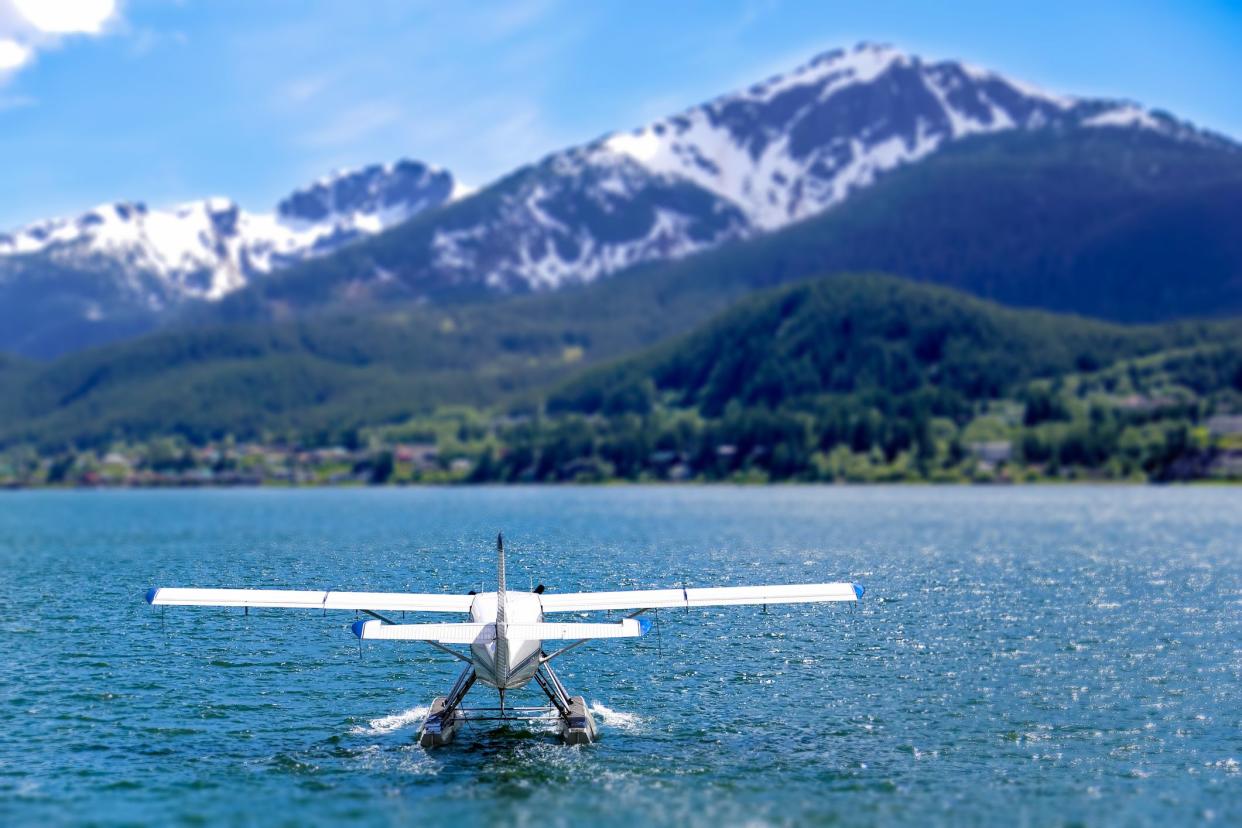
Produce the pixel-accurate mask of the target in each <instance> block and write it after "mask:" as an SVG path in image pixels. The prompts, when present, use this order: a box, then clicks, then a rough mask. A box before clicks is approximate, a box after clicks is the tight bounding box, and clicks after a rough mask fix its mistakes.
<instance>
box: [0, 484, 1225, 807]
mask: <svg viewBox="0 0 1242 828" xmlns="http://www.w3.org/2000/svg"><path fill="white" fill-rule="evenodd" d="M498 528H503V529H504V530H505V534H506V536H507V538H508V544H507V547H508V549H509V562H510V571H509V582H510V587H511V588H514V587H515V586H516V585H518V584H522V585H526V583H527V581H528V579H529V580H531V581H533V582H535V583H538V582H542V583H544V584H546V585H547V586H548V588H549V589H551V590H557V591H577V590H584V589H610V588H639V587H653V586H677V585H680V584H681V583H682V582H683V581H684V582H685V583H687V584H690V585H711V584H722V585H724V584H740V583H782V582H802V581H821V580H854V581H859V582H861V583H864V584H865V585H866V587H867V594H866V596H865V598H864V600H863V602H862V603H861V604H860V605H859V606H858V607H857V609H856V611H851V609H850V608H849V607H846V606H837V605H823V606H794V607H780V608H778V607H773V608H771V609H769V611H768V612H766V613H764V612H763V611H762V610H761V609H759V608H752V607H736V608H721V609H704V610H691V611H690V612H685V611H683V610H664V611H661V612H660V613H658V615H657V616H656V617H657V618H658V625H657V627H656V628H655V629H653V630H652V631H651V632H650V633H648V635H647V636H646V637H645V638H643V639H641V640H640V641H637V642H635V641H604V642H597V643H594V644H592V645H589V646H587V647H584V648H581V649H580V650H577V651H575V652H573V653H571V654H569V655H567V656H565V657H564V658H563V660H558V664H559V665H560V673H561V677H562V679H563V680H564V682H565V684H566V685H567V686H568V687H569V689H570V690H571V691H572V692H575V693H581V694H583V695H585V696H586V698H587V699H588V701H589V702H591V703H592V705H593V707H594V709H595V711H596V714H597V719H598V720H599V722H600V725H601V732H602V739H601V741H600V742H599V743H598V744H596V745H592V746H588V747H575V748H566V747H562V746H561V745H559V744H558V743H557V742H556V740H555V737H554V736H553V735H552V734H551V733H550V732H548V731H547V730H546V729H541V728H536V729H534V730H525V729H508V730H502V731H489V730H487V729H485V728H482V727H481V726H476V728H475V729H474V730H470V729H467V730H465V731H464V732H463V733H462V734H461V735H460V736H459V737H458V741H457V743H456V744H454V745H453V746H451V747H448V748H444V749H441V750H438V751H434V752H430V753H429V752H425V751H423V750H422V749H420V748H418V747H417V746H415V745H414V744H413V739H414V735H415V732H416V730H417V726H418V723H419V721H420V719H421V715H422V713H423V712H424V711H425V707H424V705H426V704H427V703H428V702H429V701H430V700H431V698H432V697H433V696H435V695H438V694H442V693H443V692H444V691H445V690H447V688H448V686H449V685H450V684H451V682H452V680H453V678H454V677H455V675H456V673H457V662H454V661H452V660H451V659H449V658H447V657H445V656H442V655H438V654H437V653H435V652H434V651H432V650H431V649H430V648H426V647H422V646H421V645H418V644H414V643H403V642H375V643H370V644H366V645H365V646H363V647H362V648H361V651H360V648H359V646H358V644H357V641H356V640H355V639H354V638H353V636H352V635H350V633H349V631H348V625H349V624H350V623H351V622H352V621H353V620H354V616H353V613H340V612H337V613H329V614H328V615H327V616H326V617H325V616H323V615H322V614H320V613H316V612H306V611H299V610H255V611H251V613H250V615H249V616H246V615H244V614H243V613H242V612H241V611H240V610H227V609H213V608H175V607H174V608H168V609H167V610H164V611H161V610H158V609H153V608H151V607H148V606H147V605H146V603H145V602H144V601H143V593H144V591H145V590H146V588H147V587H149V586H152V585H164V586H172V585H182V586H211V585H215V586H243V585H244V586H253V587H286V588H304V589H310V588H315V589H319V588H333V589H351V590H410V591H440V590H444V591H453V592H465V591H468V590H469V589H472V588H478V586H479V582H480V581H483V582H484V583H485V586H487V587H488V588H491V587H492V586H493V582H494V578H495V575H494V566H495V563H494V553H493V551H492V538H493V537H494V534H495V531H496V530H497V529H498ZM0 623H3V630H4V637H3V641H4V645H5V653H4V656H3V659H2V661H0V822H2V823H4V824H5V825H22V824H36V823H45V822H48V821H54V822H66V821H80V822H90V823H98V824H114V823H168V822H181V823H186V822H198V821H201V820H208V821H212V822H229V823H263V824H273V823H285V824H305V823H330V822H337V821H341V820H352V821H356V822H361V823H371V824H394V823H417V824H419V825H441V824H458V825H460V824H475V823H476V822H484V823H488V822H497V823H498V822H502V821H503V822H506V823H509V824H518V825H523V824H530V825H539V826H544V825H548V824H561V823H564V824H570V823H572V824H582V823H584V822H588V821H593V822H596V823H599V824H611V825H632V824H636V823H645V824H651V823H654V824H663V825H668V824H677V825H683V824H690V825H695V824H697V825H708V824H710V825H715V826H719V825H731V824H738V823H743V822H745V823H751V824H766V823H775V824H786V823H788V824H808V823H872V822H877V821H883V822H899V823H918V824H928V823H930V824H937V823H940V824H955V825H956V824H963V823H966V824H971V823H997V822H1003V823H1007V824H1023V823H1027V824H1040V825H1045V824H1057V823H1072V822H1091V823H1094V822H1104V821H1107V822H1119V823H1126V824H1157V823H1159V824H1166V823H1170V822H1172V823H1187V822H1196V821H1212V820H1214V821H1216V822H1217V823H1219V824H1228V823H1233V824H1238V822H1239V821H1242V768H1240V766H1239V763H1240V762H1242V490H1240V489H1224V488H1221V489H1207V488H1191V489H1180V488H1179V489H1156V488H1098V487H1090V488H1086V487H1084V488H1079V487H1046V488H1018V489H1012V488H1008V489H1007V488H987V489H982V488H931V487H911V488H839V487H837V488H794V487H788V488H787V487H773V488H725V487H721V488H695V487H687V488H655V487H634V488H584V489H577V488H520V489H519V488H514V489H403V490H398V489H385V490H337V491H332V490H309V491H275V490H257V491H186V492H182V491H157V492H28V493H9V494H4V495H0ZM538 693H539V691H538V689H537V688H535V686H534V685H533V684H532V685H531V686H530V688H528V689H527V690H525V691H522V692H521V693H518V694H513V696H511V701H512V702H513V703H518V704H536V703H539V702H540V699H541V696H539V695H538ZM468 698H469V699H470V700H472V701H473V702H474V703H476V704H487V705H491V704H493V703H494V698H495V697H494V695H491V691H488V690H486V689H484V688H481V687H476V689H475V690H473V691H472V692H471V695H470V697H468ZM463 820H464V822H463Z"/></svg>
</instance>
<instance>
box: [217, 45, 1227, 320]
mask: <svg viewBox="0 0 1242 828" xmlns="http://www.w3.org/2000/svg"><path fill="white" fill-rule="evenodd" d="M1092 132H1109V133H1125V134H1141V135H1148V136H1152V137H1157V138H1160V139H1162V140H1163V141H1164V142H1165V143H1167V144H1168V145H1172V146H1177V147H1181V148H1184V149H1185V150H1186V151H1187V152H1191V153H1209V154H1213V155H1215V156H1217V157H1222V158H1224V157H1228V158H1235V157H1237V156H1238V155H1239V154H1240V153H1239V148H1238V146H1237V145H1235V144H1233V143H1231V142H1230V141H1228V140H1226V139H1224V138H1221V137H1219V136H1215V135H1212V134H1210V133H1207V132H1203V131H1200V130H1197V129H1195V128H1194V127H1192V126H1190V125H1188V124H1185V123H1183V122H1180V121H1178V120H1176V119H1174V118H1173V117H1172V116H1169V115H1167V114H1163V113H1160V112H1154V111H1149V110H1146V109H1143V108H1142V107H1140V106H1138V105H1136V104H1133V103H1129V102H1125V101H1108V100H1088V99H1078V98H1070V97H1064V96H1059V95H1053V94H1050V93H1046V92H1042V91H1040V90H1037V89H1033V88H1031V87H1029V86H1027V85H1025V84H1022V83H1020V82H1017V81H1014V80H1011V79H1008V78H1005V77H1003V76H1001V75H998V74H995V73H992V72H987V71H984V70H981V69H977V68H975V67H971V66H968V65H966V64H962V63H958V62H953V61H943V62H927V61H924V60H922V59H921V58H919V57H917V56H913V55H908V54H904V53H902V52H900V51H898V50H896V49H893V48H890V47H886V46H876V45H871V44H863V45H860V46H858V47H855V48H854V49H851V50H848V51H844V50H837V51H833V52H829V53H827V54H824V55H822V56H820V57H818V58H816V59H815V60H813V61H811V62H810V63H808V64H806V65H805V66H803V67H801V68H799V69H797V70H795V71H793V72H791V73H790V74H788V75H783V76H778V77H775V78H772V79H770V80H768V81H765V82H763V83H760V84H757V85H755V86H753V87H750V88H748V89H746V90H743V91H739V92H735V93H732V94H729V95H726V96H724V97H721V98H718V99H716V100H714V101H711V102H709V103H706V104H703V105H701V106H697V107H694V108H691V109H689V110H686V111H685V112H682V113H680V114H678V115H675V116H672V117H669V118H666V119H663V120H660V121H657V122H655V123H653V124H649V125H647V126H645V127H642V128H640V129H637V130H634V131H631V132H622V133H616V134H613V135H609V136H605V137H603V138H601V139H599V140H597V141H594V142H592V143H589V144H587V145H585V146H580V147H574V148H571V149H567V150H564V151H562V152H557V153H554V154H552V155H550V156H548V157H547V158H545V159H543V160H541V161H539V162H538V163H535V164H532V165H530V166H528V167H524V168H522V169H520V170H518V171H516V172H514V173H513V174H511V175H509V176H507V177H505V178H503V179H501V180H500V181H498V182H496V183H495V184H493V185H491V186H489V187H486V188H484V189H482V190H480V191H479V192H477V193H476V194H474V195H473V196H472V197H470V198H467V199H463V200H461V201H459V202H457V203H454V204H452V205H449V206H448V207H446V208H443V209H440V210H437V211H434V212H432V213H427V214H424V215H422V216H420V217H418V218H415V219H414V220H412V221H410V222H407V223H405V224H403V225H401V226H399V227H396V228H394V229H393V230H391V231H389V232H388V233H385V234H382V235H381V236H378V237H376V238H374V239H371V240H368V241H367V242H364V243H362V244H359V245H355V246H352V247H350V248H348V249H346V250H343V251H341V252H340V253H339V254H337V255H335V256H333V257H330V258H328V259H325V260H322V261H320V262H315V263H311V264H308V265H305V266H302V267H299V268H294V269H292V270H291V271H289V272H288V273H287V274H283V275H282V277H281V278H279V279H272V280H265V281H263V282H259V283H256V284H255V285H253V286H252V288H251V289H249V290H247V291H243V292H241V293H240V294H239V295H237V296H236V297H235V298H233V299H232V300H231V301H230V302H228V303H226V305H229V306H231V310H232V311H233V312H236V313H243V314H254V313H262V312H264V310H265V309H270V308H272V307H276V308H279V309H281V310H282V311H287V310H288V309H289V308H291V307H292V308H297V307H299V306H314V305H321V304H324V303H332V302H336V301H357V300H359V299H363V300H366V299H372V300H374V299H379V300H388V299H391V298H393V297H407V298H418V299H428V298H431V299H436V298H441V299H443V298H450V297H461V296H466V297H474V296H478V295H480V294H485V293H487V292H495V291H501V292H520V291H528V290H546V289H554V288H560V287H563V286H565V285H568V284H578V283H583V282H589V281H592V280H595V279H597V278H599V277H601V276H604V275H609V274H613V273H616V272H618V271H621V270H626V269H630V268H633V267H635V266H637V265H641V264H643V263H647V262H652V261H659V260H669V259H677V258H683V257H685V256H688V255H690V254H693V253H696V252H700V251H703V250H706V249H709V248H712V247H715V246H718V245H720V244H722V243H725V242H729V241H735V240H739V239H747V238H754V237H757V236H760V235H762V234H765V233H771V232H773V231H775V230H779V229H782V228H784V227H787V226H789V225H791V224H794V223H796V222H799V221H803V220H806V219H808V218H811V217H815V216H818V215H822V214H823V213H824V212H825V211H829V210H831V209H832V208H835V207H838V206H840V205H842V204H843V203H844V202H846V200H847V199H849V200H851V202H852V199H853V198H854V197H855V196H856V195H857V194H858V193H860V192H864V191H866V190H867V189H869V188H870V187H872V186H874V184H875V183H876V182H877V181H879V180H880V179H882V178H883V177H884V176H886V175H888V174H890V173H891V172H892V171H894V170H896V169H898V168H900V167H904V166H910V165H914V164H915V162H918V163H924V159H927V158H930V157H932V156H934V155H936V154H938V153H939V152H940V151H943V149H944V148H946V147H950V146H955V145H957V144H959V143H961V142H962V141H964V140H970V139H973V138H977V137H979V136H982V135H1000V134H1006V133H1010V134H1012V133H1019V134H1029V135H1038V136H1041V137H1042V138H1043V139H1044V140H1046V141H1049V142H1056V141H1058V140H1061V139H1062V138H1064V137H1065V136H1071V135H1077V134H1082V133H1092Z"/></svg>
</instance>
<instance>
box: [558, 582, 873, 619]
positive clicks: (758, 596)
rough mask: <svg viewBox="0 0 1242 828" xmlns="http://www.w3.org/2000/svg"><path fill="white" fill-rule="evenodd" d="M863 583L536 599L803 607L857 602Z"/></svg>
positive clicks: (583, 606)
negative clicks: (829, 602) (801, 605)
mask: <svg viewBox="0 0 1242 828" xmlns="http://www.w3.org/2000/svg"><path fill="white" fill-rule="evenodd" d="M862 596H863V587H862V584H852V583H847V582H843V583H836V584H778V585H771V586H740V587H689V588H677V589H636V590H629V591H625V592H568V593H565V594H557V593H551V592H546V593H544V594H543V595H540V596H539V598H540V600H541V601H542V602H543V611H544V612H587V611H590V610H624V609H658V608H660V607H711V606H730V605H737V604H804V603H812V602H818V601H857V600H859V599H860V598H862Z"/></svg>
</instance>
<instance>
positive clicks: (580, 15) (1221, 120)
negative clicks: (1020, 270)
mask: <svg viewBox="0 0 1242 828" xmlns="http://www.w3.org/2000/svg"><path fill="white" fill-rule="evenodd" d="M62 6H63V8H61V7H62ZM49 10H50V11H49ZM949 10H951V11H949ZM31 15H33V16H35V17H38V18H39V19H37V20H33V21H32V20H31V19H30V16H31ZM860 40H872V41H878V42H886V43H892V44H894V45H896V46H899V47H901V48H903V49H906V50H907V51H911V52H914V53H918V54H921V55H923V56H924V57H928V58H961V59H965V60H968V61H970V62H972V63H976V64H979V65H982V66H987V67H989V68H993V69H997V70H999V71H1002V72H1004V73H1006V74H1010V75H1012V76H1014V77H1017V78H1020V79H1023V80H1026V81H1029V82H1033V83H1036V84H1038V85H1040V86H1043V87H1046V88H1048V89H1051V90H1055V91H1059V92H1067V93H1073V94H1080V95H1104V96H1113V97H1126V98H1131V99H1134V100H1138V101H1141V102H1142V103H1144V104H1146V105H1149V106H1158V107H1161V108H1164V109H1167V110H1169V111H1171V112H1174V113H1175V114H1177V115H1179V116H1181V117H1185V118H1189V119H1191V120H1193V121H1195V122H1197V123H1199V124H1200V125H1202V126H1205V127H1208V128H1211V129H1214V130H1217V131H1220V132H1223V133H1226V134H1229V135H1232V136H1235V137H1240V136H1242V95H1240V94H1238V93H1237V91H1236V89H1235V86H1236V83H1237V79H1238V78H1242V48H1240V47H1239V44H1242V2H1239V1H1238V0H1216V1H1215V2H1210V1H1209V0H1199V1H1198V2H1196V0H1182V2H1164V0H1128V1H1126V2H1113V0H1099V1H1098V2H1093V3H1083V2H1081V0H1079V2H1062V1H1061V0H1043V1H1042V2H1009V3H1000V2H995V0H959V2H955V3H952V4H948V3H939V2H937V3H933V2H926V3H911V2H894V0H868V1H867V2H858V0H851V2H824V1H823V0H821V2H792V0H783V1H782V0H705V1H702V2H699V1H696V0H691V1H690V2H668V1H667V0H666V2H659V3H656V2H643V0H630V1H629V2H612V1H611V0H594V1H589V0H566V1H564V2H558V0H515V1H514V2H509V3H488V2H476V1H474V0H472V1H471V2H449V0H444V2H434V3H433V2H427V3H420V2H386V0H354V2H316V0H304V1H303V2H283V1H282V0H210V2H209V1H208V0H120V2H119V3H118V2H117V0H0V158H2V159H3V162H2V163H3V166H2V168H0V171H2V175H3V179H2V180H3V182H4V184H3V190H2V192H3V197H2V198H0V228H5V227H12V226H15V225H18V224H21V223H24V222H27V221H31V220H34V219H38V218H44V217H48V216H52V215H60V214H73V213H77V212H79V211H80V210H82V209H85V208H88V207H90V206H93V205H94V204H97V203H101V202H105V201H112V200H119V199H133V200H143V201H146V202H147V203H148V204H151V205H154V206H159V205H164V204H170V203H174V202H177V201H183V200H189V199H193V198H199V197H203V196H207V195H227V196H231V197H233V198H236V199H238V200H239V201H240V202H241V203H242V204H243V206H245V207H247V208H249V209H255V210H264V209H270V208H271V206H272V205H274V203H275V202H276V201H277V200H278V199H279V198H280V197H281V196H283V195H284V194H285V193H287V192H288V191H289V190H291V189H293V188H294V187H296V186H299V185H301V184H303V183H305V182H307V181H309V180H311V179H313V178H316V177H318V176H319V175H322V174H324V173H326V172H328V171H329V170H332V169H335V168H338V167H348V166H357V165H360V164H365V163H370V162H375V161H387V160H393V159H395V158H398V157H411V158H418V159H421V160H425V161H428V162H431V163H436V164H440V165H442V166H444V167H447V168H449V169H451V170H453V171H454V172H455V173H456V174H457V175H458V177H459V178H461V179H463V180H464V181H466V182H467V183H470V184H475V185H478V184H483V183H486V182H487V181H488V180H490V179H492V178H494V177H496V176H499V175H501V174H503V173H505V172H506V171H508V170H510V169H512V168H514V167H515V166H518V165H520V164H522V163H524V162H526V161H529V160H533V159H535V158H537V157H539V156H541V155H542V154H545V153H547V152H549V151H551V150H554V149H557V148H559V147H562V146H566V145H570V144H575V143H580V142H583V141H586V140H590V139H592V138H594V137H597V136H599V135H601V134H603V133H606V132H610V131H612V130H615V129H623V128H630V127H633V126H637V125H639V124H641V123H643V122H645V121H647V120H650V119H652V118H654V117H657V116H660V115H664V114H669V113H671V112H674V111H676V110H678V109H681V108H684V107H686V106H689V105H691V104H694V103H697V102H699V101H702V100H705V99H707V98H710V97H712V96H714V95H716V94H719V93H721V92H726V91H729V90H731V89H733V88H736V87H739V86H742V85H745V84H747V83H750V82H752V81H755V80H759V79H761V78H764V77H766V76H768V75H771V74H773V73H776V72H778V71H782V70H785V69H789V68H792V67H793V66H795V65H797V64H798V63H801V62H802V61H804V60H806V59H808V58H810V57H811V56H813V55H815V54H817V53H818V52H821V51H825V50H827V49H830V48H834V47H837V46H845V45H851V44H853V43H856V42H858V41H860Z"/></svg>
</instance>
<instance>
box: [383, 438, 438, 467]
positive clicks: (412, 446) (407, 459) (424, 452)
mask: <svg viewBox="0 0 1242 828" xmlns="http://www.w3.org/2000/svg"><path fill="white" fill-rule="evenodd" d="M393 457H394V459H396V461H397V462H398V463H409V464H410V465H412V466H413V467H414V468H415V469H417V470H418V471H427V470H429V469H431V468H433V467H435V465H436V464H437V462H438V460H439V459H440V452H439V450H438V449H437V448H436V444H435V443H402V444H401V445H398V446H397V447H396V449H395V450H394V451H393Z"/></svg>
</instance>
